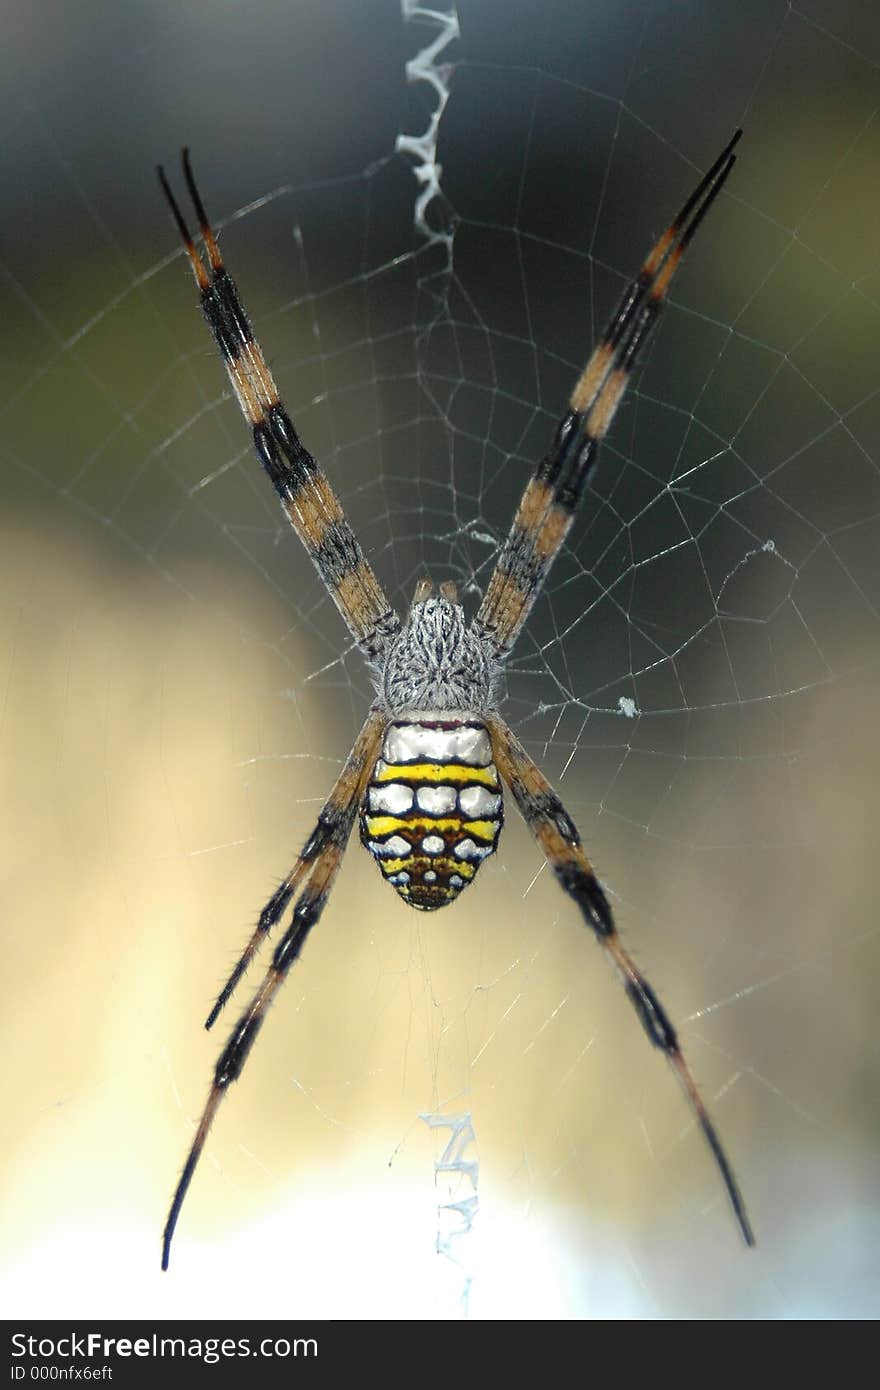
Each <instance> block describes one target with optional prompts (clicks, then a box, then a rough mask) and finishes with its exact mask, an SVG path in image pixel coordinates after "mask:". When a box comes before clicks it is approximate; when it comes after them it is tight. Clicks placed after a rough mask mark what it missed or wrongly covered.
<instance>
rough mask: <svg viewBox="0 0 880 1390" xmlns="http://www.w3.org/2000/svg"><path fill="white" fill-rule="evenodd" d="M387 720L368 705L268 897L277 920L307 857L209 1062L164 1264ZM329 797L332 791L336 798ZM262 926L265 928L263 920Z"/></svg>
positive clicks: (311, 921)
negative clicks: (287, 869)
mask: <svg viewBox="0 0 880 1390" xmlns="http://www.w3.org/2000/svg"><path fill="white" fill-rule="evenodd" d="M385 724H386V717H385V715H384V714H383V713H382V711H381V710H380V709H378V708H373V709H371V711H370V713H369V715H368V716H367V719H366V722H365V723H364V726H363V728H362V729H361V731H360V733H359V734H358V736H357V739H356V740H355V743H354V747H353V748H352V750H351V753H350V754H349V757H348V759H347V761H346V764H345V767H344V768H343V771H342V774H341V776H340V778H339V780H338V781H337V783H336V786H335V787H334V788H333V791H332V792H331V794H330V798H329V800H328V802H327V804H326V805H325V807H324V810H323V811H322V812H321V815H320V816H319V818H318V825H317V827H316V829H315V831H313V833H312V835H311V837H310V839H309V841H308V842H307V844H306V846H305V849H304V850H303V853H302V854H301V855H300V858H299V859H298V860H297V864H296V865H295V866H294V869H293V870H292V872H291V873H290V874H289V875H288V878H287V879H286V880H285V882H284V883H283V884H282V885H281V888H279V890H278V892H277V893H276V894H275V895H274V897H273V898H272V899H271V900H270V903H269V904H267V908H266V909H264V914H263V915H264V916H265V915H266V913H267V912H268V910H269V908H270V907H271V906H272V905H273V904H275V903H276V902H277V901H279V900H280V899H281V897H282V895H283V894H285V893H286V897H284V901H283V902H281V905H280V907H279V908H278V911H277V914H276V917H275V920H277V917H278V916H280V915H281V912H283V910H284V907H285V905H286V903H287V901H288V900H289V899H290V897H291V896H292V895H293V892H294V884H293V879H294V876H295V875H297V870H298V866H299V865H300V864H302V865H304V868H303V869H302V870H300V871H299V874H298V877H297V879H296V884H297V885H298V884H299V881H300V879H301V878H302V876H303V873H304V872H305V870H306V869H307V870H308V877H307V878H306V881H305V884H304V886H303V888H302V890H301V892H300V894H299V897H298V898H297V901H296V904H295V906H294V909H293V916H292V918H291V922H290V926H289V927H288V928H287V931H286V932H285V933H284V935H283V936H282V937H281V940H280V941H279V942H278V945H277V946H276V947H275V951H274V954H273V956H272V963H271V965H270V966H269V968H268V969H267V971H266V973H265V975H264V976H263V979H262V982H261V984H260V985H259V987H258V989H257V990H256V992H255V993H254V995H253V998H252V999H251V1002H250V1004H249V1005H248V1007H247V1008H246V1009H245V1011H244V1013H243V1014H242V1015H241V1017H240V1018H239V1020H238V1022H237V1023H236V1025H235V1027H234V1028H233V1030H232V1032H231V1033H230V1035H229V1038H228V1039H227V1042H226V1046H225V1047H224V1049H223V1051H222V1052H221V1054H220V1057H219V1059H218V1061H217V1064H216V1066H215V1068H214V1080H213V1082H212V1084H211V1089H210V1091H209V1093H208V1099H207V1101H206V1102H205V1108H204V1110H203V1111H202V1117H201V1119H200V1120H199V1125H198V1128H197V1130H196V1134H195V1138H194V1139H193V1142H192V1145H191V1147H190V1151H189V1154H188V1156H187V1160H186V1163H185V1164H184V1167H183V1172H182V1173H181V1175H180V1180H179V1182H178V1184H177V1187H176V1189H175V1192H174V1197H173V1199H172V1202H171V1208H170V1210H169V1212H168V1219H167V1221H166V1222H165V1230H164V1233H163V1236H162V1268H163V1269H167V1268H168V1261H169V1258H170V1255H171V1241H172V1239H173V1237H174V1230H175V1227H176V1226H177V1220H178V1217H179V1216H180V1211H181V1207H182V1206H183V1201H184V1198H185V1197H186V1194H187V1191H188V1189H189V1185H190V1183H191V1181H192V1176H193V1173H194V1172H195V1170H196V1166H197V1164H198V1161H199V1159H200V1157H201V1154H202V1149H203V1148H204V1146H205V1140H206V1139H207V1137H208V1131H209V1130H210V1128H211V1125H212V1123H213V1121H214V1116H215V1115H216V1113H217V1111H218V1109H219V1107H220V1102H221V1101H222V1100H223V1097H224V1096H225V1094H226V1091H227V1089H228V1087H229V1085H230V1084H231V1082H233V1081H237V1080H238V1077H239V1076H240V1075H241V1072H242V1069H243V1067H244V1064H245V1062H246V1061H247V1058H248V1054H249V1052H250V1050H251V1048H252V1047H253V1045H254V1042H255V1041H256V1037H257V1034H258V1032H259V1031H260V1028H261V1027H262V1024H263V1020H264V1018H265V1016H266V1010H267V1009H268V1007H269V1005H270V1004H271V1003H272V1000H273V999H274V998H275V995H276V994H277V992H278V990H279V989H280V987H281V985H282V984H283V983H284V981H285V979H286V978H287V973H288V971H289V970H290V967H291V966H292V965H293V963H294V961H296V960H298V959H299V956H300V953H301V951H302V948H303V946H304V945H305V943H306V938H307V937H308V935H309V932H310V931H311V930H312V927H313V926H314V925H315V923H316V922H317V921H318V918H319V917H320V916H321V913H322V912H323V910H324V907H325V905H326V902H327V898H328V897H329V895H330V890H331V888H332V887H333V881H334V879H335V878H336V874H337V872H338V870H339V865H340V863H341V862H342V856H343V854H344V852H345V847H346V845H347V843H348V839H349V836H350V834H351V829H352V826H353V825H354V820H355V816H356V815H357V809H358V804H359V800H360V796H361V794H362V793H363V789H364V787H365V785H366V783H367V780H368V778H369V776H370V773H371V771H372V769H373V766H374V764H375V761H376V754H377V751H378V747H379V742H380V740H381V737H382V732H383V730H384V728H385ZM343 788H344V789H345V791H346V792H347V797H348V800H347V801H346V802H344V801H343V800H342V795H343V792H342V790H341V789H343ZM337 794H338V796H337ZM334 798H337V799H336V801H335V802H334ZM328 807H332V808H333V810H332V813H331V814H330V817H329V819H330V820H332V822H333V823H332V825H329V827H328V820H325V819H324V818H325V815H327V814H328ZM322 827H323V828H322ZM316 837H318V843H319V846H320V847H319V848H317V849H315V850H314V853H313V854H312V855H311V856H310V857H307V853H308V851H309V849H310V847H311V846H312V845H313V844H314V843H315V841H316ZM261 923H262V917H261ZM266 930H268V927H267V928H266ZM264 934H265V933H264V932H261V930H260V927H258V928H257V931H256V932H255V933H254V936H253V937H252V938H251V941H250V942H249V943H248V947H247V948H246V950H245V953H244V956H243V957H242V960H241V961H240V962H239V965H238V966H236V969H235V970H234V971H233V974H232V976H231V977H230V981H229V984H228V985H227V986H226V988H225V990H224V991H223V993H222V994H221V996H220V999H219V1000H218V1002H217V1004H216V1005H215V1007H214V1009H213V1010H212V1013H211V1017H210V1019H209V1025H210V1023H213V1021H214V1019H215V1018H216V1016H217V1013H218V1012H219V1010H220V1008H221V1007H222V1004H223V1003H225V1000H226V999H227V998H228V997H229V994H231V992H232V989H233V988H234V987H235V984H237V982H238V980H239V979H240V978H241V975H242V974H243V973H244V970H245V969H246V967H247V964H248V962H249V961H250V959H251V957H252V955H253V953H254V951H255V950H256V946H257V944H258V943H259V940H260V939H261V938H262V935H264Z"/></svg>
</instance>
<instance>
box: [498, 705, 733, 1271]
mask: <svg viewBox="0 0 880 1390" xmlns="http://www.w3.org/2000/svg"><path fill="white" fill-rule="evenodd" d="M486 723H487V726H488V729H489V733H490V735H491V738H492V751H493V753H494V756H495V762H496V763H497V765H498V770H499V772H500V773H501V776H502V778H503V779H504V781H505V782H506V783H507V785H508V786H509V788H510V790H511V792H512V793H513V798H514V800H515V801H516V804H517V806H518V807H519V810H520V813H521V814H522V817H523V820H524V821H525V822H526V825H527V826H528V827H529V829H530V830H531V832H532V834H533V835H534V837H535V839H536V840H537V842H538V844H539V845H540V847H541V849H542V851H543V853H544V855H545V856H546V858H547V862H548V863H549V865H550V867H551V869H552V870H553V872H554V874H555V875H556V879H557V882H558V883H559V884H560V886H561V888H562V889H563V891H564V892H565V893H567V894H568V896H569V897H570V898H572V899H573V901H574V902H575V903H576V904H577V906H578V908H579V909H580V912H581V916H582V917H583V919H584V921H585V922H586V924H587V926H588V927H589V928H590V929H591V931H592V932H593V933H594V935H595V937H596V940H597V941H598V943H599V945H600V946H601V947H602V949H603V951H604V952H605V954H606V955H607V956H609V957H610V959H611V960H612V961H613V963H614V965H615V967H616V970H617V973H618V975H619V977H620V978H621V980H622V981H623V985H624V988H625V989H626V992H627V995H628V996H629V999H630V1003H631V1004H632V1005H633V1008H634V1009H635V1011H636V1013H637V1014H638V1016H639V1019H640V1020H641V1023H642V1027H643V1028H644V1030H645V1032H646V1033H647V1035H648V1037H649V1038H650V1040H651V1042H652V1043H653V1044H654V1046H655V1047H657V1048H659V1049H660V1051H661V1052H663V1053H664V1054H665V1056H666V1057H667V1058H668V1059H669V1062H670V1064H671V1065H672V1068H673V1070H674V1072H675V1073H676V1075H677V1077H678V1079H679V1081H680V1083H681V1085H682V1088H683V1090H684V1093H685V1095H686V1096H687V1098H688V1102H689V1104H690V1107H691V1110H692V1112H693V1114H694V1117H695V1118H696V1120H697V1123H698V1124H699V1126H700V1129H701V1130H702V1131H703V1134H704V1136H705V1138H706V1141H707V1143H708V1145H709V1148H710V1149H711V1151H712V1156H713V1157H714V1159H715V1162H716V1164H717V1166H718V1169H719V1172H720V1173H721V1179H722V1181H723V1183H724V1187H725V1190H726V1192H727V1196H728V1197H729V1199H730V1204H731V1206H732V1207H733V1214H734V1216H735V1218H736V1221H737V1225H738V1226H739V1229H740V1231H741V1233H742V1238H743V1240H744V1241H745V1243H746V1245H754V1243H755V1237H754V1234H753V1232H752V1226H751V1223H750V1221H749V1218H748V1213H747V1212H746V1206H745V1202H744V1200H743V1196H742V1193H741V1192H740V1189H739V1184H738V1183H737V1180H736V1178H735V1176H734V1173H733V1169H732V1167H731V1166H730V1161H729V1160H728V1157H727V1155H726V1153H725V1152H724V1148H723V1147H722V1144H721V1140H720V1139H719V1137H718V1131H717V1130H716V1128H715V1126H714V1124H713V1123H712V1121H711V1119H710V1118H709V1114H708V1112H707V1110H706V1107H705V1105H704V1104H703V1100H702V1097H701V1096H700V1093H699V1091H698V1090H697V1086H696V1083H695V1081H694V1079H693V1076H692V1075H691V1071H690V1068H689V1067H688V1065H687V1062H686V1061H685V1059H684V1055H683V1054H682V1051H681V1046H680V1044H679V1041H678V1035H677V1033H676V1031H675V1029H674V1028H673V1026H672V1023H671V1022H670V1020H669V1017H668V1015H667V1013H666V1010H665V1009H664V1008H663V1005H662V1004H661V1003H660V1001H659V999H658V998H657V996H656V994H655V993H654V990H653V989H652V988H651V986H650V985H649V984H648V981H647V980H646V979H645V977H644V975H643V974H642V972H641V971H640V970H639V968H638V966H637V965H636V963H635V961H634V960H633V958H632V956H631V955H630V954H629V952H628V951H627V950H626V949H625V948H624V946H623V943H622V942H621V940H620V937H619V935H618V932H617V928H616V926H615V924H614V918H613V916H612V913H611V908H610V906H609V903H608V899H607V898H606V896H605V893H604V892H603V889H602V886H601V884H600V883H599V880H598V879H597V877H596V875H595V873H594V871H593V867H592V865H591V864H590V861H589V859H588V858H587V856H586V855H585V853H584V851H583V849H582V848H581V837H580V835H579V834H578V830H577V826H576V825H575V824H574V821H573V820H572V819H571V817H570V816H569V814H568V812H567V811H566V809H565V807H564V806H563V804H562V802H561V801H560V799H559V797H558V796H557V795H556V793H555V791H554V790H553V788H552V787H551V786H550V783H549V782H548V781H547V778H546V777H545V776H544V774H543V772H541V769H540V768H539V767H537V766H536V764H535V763H534V762H533V761H532V759H531V758H530V757H529V755H528V753H527V752H526V750H525V748H523V746H522V744H521V743H520V741H519V739H518V738H517V737H516V735H515V734H514V733H513V732H512V731H511V730H510V729H509V728H508V727H507V725H506V724H505V722H504V720H503V719H502V718H501V717H500V716H499V715H497V714H491V715H489V717H488V718H487V721H486Z"/></svg>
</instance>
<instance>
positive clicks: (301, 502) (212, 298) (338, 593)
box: [158, 150, 400, 663]
mask: <svg viewBox="0 0 880 1390" xmlns="http://www.w3.org/2000/svg"><path fill="white" fill-rule="evenodd" d="M182 160H183V174H184V179H185V181H186V185H187V188H188V190H189V194H190V197H191V199H192V202H193V206H194V208H195V211H196V216H197V218H198V221H199V229H200V231H201V235H202V240H203V241H204V244H205V248H206V251H207V253H208V264H209V266H210V270H209V269H208V267H207V266H206V265H205V264H204V262H203V260H202V258H201V256H200V255H199V253H198V251H197V249H196V246H195V243H194V241H193V239H192V236H191V235H190V232H189V228H188V227H187V224H186V221H185V219H184V217H183V214H182V213H181V211H180V208H179V206H178V204H177V201H176V199H175V197H174V194H173V193H172V191H171V187H170V185H169V183H168V180H167V178H166V177H165V173H164V170H163V169H162V168H161V167H160V168H159V169H158V174H159V182H160V184H161V186H162V191H163V192H164V194H165V197H166V199H167V201H168V205H169V207H170V208H171V213H172V216H173V217H174V221H175V224H176V226H177V230H178V232H179V234H180V239H181V241H182V242H183V246H184V249H185V251H186V254H187V256H188V258H189V263H190V266H191V267H192V271H193V275H194V276H195V280H196V284H197V285H198V288H199V296H200V299H201V305H202V311H203V313H204V315H205V319H206V320H207V323H208V326H209V328H210V329H211V333H212V334H213V336H214V341H215V343H216V344H217V347H218V349H219V352H220V355H221V357H222V359H223V362H224V364H225V366H226V370H227V372H228V374H229V380H230V382H231V383H232V387H233V390H234V391H235V395H236V397H237V399H238V403H239V405H240V407H241V410H242V414H243V415H244V417H245V420H246V421H247V422H248V424H249V425H250V427H251V431H252V434H253V441H254V448H255V450H256V453H257V457H258V459H259V460H260V463H261V464H262V466H263V468H264V469H265V471H266V473H267V474H268V476H269V479H270V481H271V483H272V486H273V487H274V488H275V491H276V493H277V494H278V497H279V499H280V501H281V506H282V508H283V510H284V513H285V515H286V516H287V519H288V521H289V522H290V524H291V525H292V527H293V529H294V531H295V532H296V534H297V535H298V536H299V538H300V540H301V541H302V543H303V545H304V546H305V548H306V550H307V551H308V553H309V556H310V557H311V559H312V562H313V564H314V565H315V567H316V569H317V570H318V573H319V574H320V576H321V578H322V580H323V581H324V584H325V585H326V587H327V589H328V591H329V593H330V595H331V596H332V598H333V601H334V603H335V604H336V607H337V608H338V609H339V612H340V613H341V615H342V617H343V619H344V621H345V623H346V624H347V626H348V629H349V631H350V633H351V635H352V636H353V637H354V639H355V641H356V643H357V645H358V647H359V648H360V649H361V651H362V652H363V653H364V655H365V656H366V657H367V660H368V661H370V662H372V663H377V662H380V661H381V658H382V655H383V653H384V651H385V649H386V646H387V643H388V641H389V640H390V639H391V638H393V636H394V635H395V634H396V633H397V632H398V630H399V627H400V621H399V618H398V616H397V614H396V613H395V612H394V610H393V609H392V607H391V605H390V604H389V602H388V600H387V598H386V597H385V594H384V593H383V591H382V587H381V585H380V584H379V581H378V579H377V578H376V575H375V574H374V572H373V569H372V567H371V565H370V564H369V562H368V561H367V559H366V557H365V556H364V553H363V551H362V550H361V547H360V544H359V542H358V540H357V537H356V536H355V534H354V531H353V530H352V528H351V526H350V525H349V523H348V521H347V520H346V517H345V513H344V512H343V509H342V504H341V503H340V501H339V498H338V497H337V496H336V493H335V492H334V491H333V488H332V487H331V485H330V482H329V480H328V478H327V475H326V474H325V473H324V470H323V469H322V468H321V467H320V465H319V464H318V463H317V462H316V460H315V459H314V458H313V457H312V455H311V454H310V453H309V451H308V450H307V449H306V448H305V446H304V445H303V443H302V442H301V440H300V438H299V436H298V434H297V432H296V430H295V428H294V426H293V422H292V420H291V418H290V416H289V415H288V413H287V411H286V409H285V408H284V405H283V403H282V401H281V399H280V397H279V394H278V388H277V386H276V385H275V381H274V379H273V377H272V373H271V372H270V370H269V368H268V366H267V364H266V359H265V357H264V356H263V353H262V350H261V348H260V346H259V344H258V343H257V341H256V339H255V338H254V335H253V330H252V328H251V325H250V322H249V320H248V317H247V314H246V313H245V310H244V307H243V305H242V302H241V298H240V296H239V294H238V290H237V289H236V286H235V284H234V282H233V280H232V279H231V278H230V276H229V273H228V271H227V270H226V267H225V266H224V264H223V259H222V256H221V254H220V248H219V246H218V244H217V238H216V236H215V234H214V231H213V229H212V227H211V224H210V222H209V220H208V216H207V213H206V212H205V208H204V204H203V203H202V199H201V195H200V194H199V191H198V188H197V187H196V182H195V179H194V177H193V173H192V168H191V166H190V161H189V152H188V150H184V151H183V155H182Z"/></svg>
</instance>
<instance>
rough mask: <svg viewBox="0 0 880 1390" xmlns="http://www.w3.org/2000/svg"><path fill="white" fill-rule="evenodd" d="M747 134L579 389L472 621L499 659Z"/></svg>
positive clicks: (658, 250) (628, 299)
mask: <svg viewBox="0 0 880 1390" xmlns="http://www.w3.org/2000/svg"><path fill="white" fill-rule="evenodd" d="M741 134H742V131H740V130H738V131H736V133H735V134H734V136H733V137H732V139H731V140H730V141H729V142H728V144H727V145H726V146H725V148H724V149H723V150H722V152H721V154H720V155H719V156H718V158H717V159H716V161H715V163H714V164H713V165H712V167H711V169H710V170H709V171H708V173H707V174H706V175H705V176H704V177H703V178H702V179H701V181H700V183H699V184H698V185H697V187H696V188H695V189H694V191H693V193H692V194H691V196H690V197H689V198H688V200H687V202H686V203H685V204H684V206H683V207H682V208H681V209H680V211H679V212H678V213H677V214H676V216H675V218H674V219H673V221H672V222H671V223H670V225H669V226H668V227H667V229H666V231H665V232H664V233H663V235H662V236H661V237H660V238H659V240H658V241H657V242H656V243H655V245H654V246H653V247H652V249H651V251H650V252H649V254H648V257H647V259H646V260H645V262H644V264H643V265H642V268H641V270H640V271H639V274H638V275H637V276H636V278H635V279H634V280H633V281H632V282H631V283H630V284H629V285H628V286H627V289H626V291H625V292H624V295H623V298H622V299H621V301H620V304H619V305H618V308H617V310H616V312H615V313H614V315H613V316H612V318H611V321H610V323H609V324H608V327H607V328H606V330H605V333H604V335H603V337H602V339H601V340H600V342H599V344H598V345H597V347H596V348H595V350H594V351H593V353H592V356H591V357H590V360H589V362H588V363H587V365H586V368H585V369H584V371H583V373H582V374H581V376H580V377H579V379H578V381H577V383H576V384H575V388H574V390H573V392H572V394H571V398H570V400H569V408H568V410H567V411H566V413H565V414H564V415H563V417H562V419H561V420H560V422H559V425H558V427H557V430H556V435H555V437H554V440H553V444H552V446H551V449H550V452H549V453H548V454H547V455H546V456H545V457H544V459H542V461H541V462H540V463H539V465H538V467H537V468H536V470H535V473H534V475H533V477H532V478H531V480H530V481H529V483H528V484H527V486H526V489H525V492H524V493H523V496H522V500H521V502H520V504H519V507H518V509H517V512H516V516H515V517H514V520H513V525H512V526H511V529H510V533H509V535H508V537H507V540H506V541H505V543H504V545H503V547H502V549H501V553H500V555H499V557H498V561H497V563H496V566H495V569H494V571H493V573H492V576H491V579H490V580H489V584H488V586H487V588H486V592H485V595H484V597H483V601H482V603H481V605H480V608H479V610H478V612H477V614H476V617H475V618H474V621H473V630H474V631H475V633H476V634H477V636H478V637H480V639H481V640H484V641H486V642H487V643H489V644H490V645H491V647H492V649H493V651H494V654H495V656H496V659H497V660H499V661H503V660H504V659H505V658H506V657H507V656H509V654H510V652H511V650H512V649H513V646H514V643H515V642H516V640H517V638H518V636H519V634H520V632H521V631H522V628H523V624H524V623H525V621H526V618H527V617H528V615H529V613H530V612H531V610H532V607H533V605H534V603H535V600H536V599H537V597H538V595H539V593H540V592H541V588H542V586H543V584H544V580H545V579H546V577H547V573H548V571H549V569H550V566H551V565H552V564H553V561H554V560H555V558H556V556H557V555H558V554H559V551H560V549H561V547H562V544H563V541H564V540H565V537H566V536H567V535H568V532H569V530H570V529H571V525H572V522H573V520H574V515H575V512H576V510H577V507H578V503H579V502H580V499H581V497H582V496H583V492H584V489H585V487H586V485H587V482H588V480H589V478H590V475H591V473H592V471H593V469H594V467H595V463H596V458H597V454H598V450H599V445H600V443H601V442H602V440H603V439H604V438H605V435H606V434H607V433H608V430H609V428H610V426H611V422H612V420H613V419H614V415H615V413H616V411H617V407H618V406H619V405H620V402H621V400H622V398H623V395H624V392H625V390H626V387H627V384H628V382H629V379H630V375H631V373H632V369H633V366H634V364H635V361H636V357H637V355H638V352H639V350H640V348H641V347H642V346H643V345H644V343H645V341H646V340H647V338H648V336H649V335H650V332H651V329H652V328H653V326H654V323H655V322H656V319H657V316H658V314H659V312H660V310H661V308H662V306H663V302H664V300H665V298H666V295H667V292H668V289H669V285H670V282H671V280H672V277H673V276H674V275H675V272H676V270H677V269H678V266H679V264H680V262H681V259H682V257H683V256H684V254H685V251H686V250H687V248H688V246H689V245H690V243H691V241H692V239H693V237H694V235H695V233H696V231H697V229H698V227H699V226H700V223H701V222H702V220H703V218H704V217H705V215H706V213H707V212H708V211H709V208H710V207H711V206H712V204H713V202H714V201H715V199H716V198H717V196H718V194H719V193H720V192H721V189H722V188H723V187H724V184H725V181H726V180H727V178H728V176H729V174H730V171H731V169H732V168H733V165H734V163H735V160H736V156H735V155H734V154H733V148H734V146H735V145H736V143H737V141H738V140H739V138H740V136H741Z"/></svg>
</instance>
